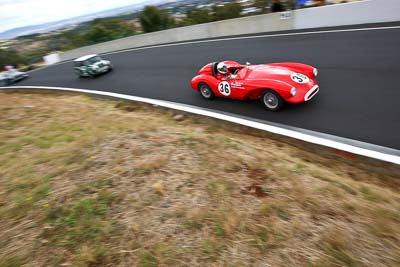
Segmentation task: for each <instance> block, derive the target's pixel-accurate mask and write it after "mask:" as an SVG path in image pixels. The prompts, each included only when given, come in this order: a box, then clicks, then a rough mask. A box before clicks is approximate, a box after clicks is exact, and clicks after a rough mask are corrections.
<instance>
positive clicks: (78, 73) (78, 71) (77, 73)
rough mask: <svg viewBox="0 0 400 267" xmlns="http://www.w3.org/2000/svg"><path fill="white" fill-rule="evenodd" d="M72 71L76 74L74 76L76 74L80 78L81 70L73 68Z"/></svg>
mask: <svg viewBox="0 0 400 267" xmlns="http://www.w3.org/2000/svg"><path fill="white" fill-rule="evenodd" d="M74 73H75V74H76V76H78V77H79V78H82V72H81V71H80V70H77V69H75V70H74Z"/></svg>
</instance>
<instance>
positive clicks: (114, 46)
mask: <svg viewBox="0 0 400 267" xmlns="http://www.w3.org/2000/svg"><path fill="white" fill-rule="evenodd" d="M290 29H293V20H292V19H281V16H280V14H277V13H276V14H268V15H258V16H252V17H244V18H238V19H231V20H224V21H217V22H212V23H205V24H199V25H193V26H188V27H182V28H175V29H169V30H165V31H159V32H153V33H146V34H140V35H135V36H131V37H126V38H122V39H118V40H114V41H109V42H105V43H100V44H96V45H91V46H86V47H82V48H78V49H74V50H70V51H67V52H65V53H62V54H60V59H61V61H64V60H69V59H73V58H77V57H79V56H82V55H86V54H92V53H96V54H98V53H105V52H110V51H116V50H123V49H128V48H134V47H141V46H148V45H156V44H162V43H172V42H182V41H189V40H195V39H203V38H214V37H223V36H229V35H239V34H248V33H258V32H269V31H271V32H272V31H282V30H290Z"/></svg>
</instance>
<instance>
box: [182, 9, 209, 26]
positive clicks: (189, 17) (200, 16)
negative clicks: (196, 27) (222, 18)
mask: <svg viewBox="0 0 400 267" xmlns="http://www.w3.org/2000/svg"><path fill="white" fill-rule="evenodd" d="M185 21H187V22H188V23H187V24H189V25H191V24H200V23H207V22H211V21H213V17H212V16H210V14H209V12H208V10H206V9H194V10H189V11H188V12H187V13H186V19H185Z"/></svg>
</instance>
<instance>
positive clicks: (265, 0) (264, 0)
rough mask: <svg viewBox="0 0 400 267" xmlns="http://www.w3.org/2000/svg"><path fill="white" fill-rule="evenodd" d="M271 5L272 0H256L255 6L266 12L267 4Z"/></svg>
mask: <svg viewBox="0 0 400 267" xmlns="http://www.w3.org/2000/svg"><path fill="white" fill-rule="evenodd" d="M269 5H271V0H255V1H254V6H255V7H257V8H259V9H261V12H262V13H264V12H265V10H266V9H267V6H269Z"/></svg>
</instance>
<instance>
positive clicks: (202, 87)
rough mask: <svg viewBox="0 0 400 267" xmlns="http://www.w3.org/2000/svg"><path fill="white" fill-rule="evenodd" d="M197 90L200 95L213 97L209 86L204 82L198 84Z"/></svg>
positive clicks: (206, 97) (208, 97) (207, 97)
mask: <svg viewBox="0 0 400 267" xmlns="http://www.w3.org/2000/svg"><path fill="white" fill-rule="evenodd" d="M199 92H200V94H201V96H202V97H203V98H205V99H213V98H214V97H215V95H214V93H213V91H212V90H211V88H210V86H208V85H207V84H206V83H200V84H199Z"/></svg>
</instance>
